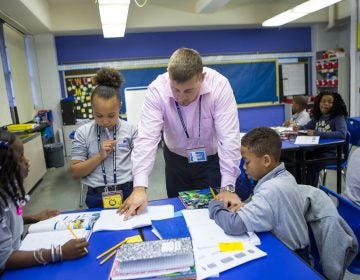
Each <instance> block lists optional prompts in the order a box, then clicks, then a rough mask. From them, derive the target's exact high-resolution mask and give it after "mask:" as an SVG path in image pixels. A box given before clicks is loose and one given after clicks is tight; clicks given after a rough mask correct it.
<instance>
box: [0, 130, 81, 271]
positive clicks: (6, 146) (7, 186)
mask: <svg viewBox="0 0 360 280" xmlns="http://www.w3.org/2000/svg"><path fill="white" fill-rule="evenodd" d="M0 139H1V140H0V224H1V225H0V273H1V272H2V271H3V270H5V269H11V268H20V267H28V266H35V265H39V264H43V265H45V264H47V263H49V262H52V256H51V249H38V250H36V251H20V250H19V248H20V243H21V235H22V233H23V216H22V210H23V206H25V204H26V202H27V201H28V200H29V198H28V196H27V195H26V194H25V190H24V187H23V179H24V177H26V176H27V173H28V168H29V164H28V160H27V159H26V158H25V157H24V154H23V153H24V147H23V144H22V141H20V140H19V139H18V138H16V137H15V135H14V134H12V133H9V132H7V131H1V132H0ZM2 139H5V141H4V140H2ZM52 214H57V212H56V211H55V212H54V211H48V212H47V211H44V213H43V214H40V215H37V216H35V219H43V218H45V217H46V216H48V215H52ZM30 218H31V217H30ZM31 220H34V217H32V218H31ZM86 246H87V241H86V240H85V239H83V238H82V239H76V240H75V239H72V240H70V241H68V242H66V243H65V244H64V245H63V246H60V247H58V248H57V250H56V253H55V254H54V261H56V262H59V261H62V260H70V259H75V258H79V257H82V256H84V255H86V252H85V250H84V248H85V247H86Z"/></svg>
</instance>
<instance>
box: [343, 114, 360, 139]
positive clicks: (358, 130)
mask: <svg viewBox="0 0 360 280" xmlns="http://www.w3.org/2000/svg"><path fill="white" fill-rule="evenodd" d="M346 123H347V129H348V131H349V132H350V133H351V138H350V143H351V144H352V145H355V146H360V118H359V117H357V118H348V119H347V120H346Z"/></svg>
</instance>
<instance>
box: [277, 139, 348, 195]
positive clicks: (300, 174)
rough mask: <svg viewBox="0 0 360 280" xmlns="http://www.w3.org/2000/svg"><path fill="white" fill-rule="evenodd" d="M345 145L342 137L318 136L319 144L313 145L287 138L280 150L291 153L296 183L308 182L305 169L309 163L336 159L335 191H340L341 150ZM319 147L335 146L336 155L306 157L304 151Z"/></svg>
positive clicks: (309, 165)
mask: <svg viewBox="0 0 360 280" xmlns="http://www.w3.org/2000/svg"><path fill="white" fill-rule="evenodd" d="M344 145H345V140H344V139H331V138H320V140H319V144H314V145H296V144H295V143H294V142H291V141H289V140H283V141H282V148H281V149H282V150H283V151H288V152H291V153H292V154H293V160H292V164H294V167H295V174H294V176H295V178H296V181H297V182H298V184H309V182H307V179H306V169H307V168H309V167H310V168H311V164H314V163H319V162H321V161H324V160H336V165H337V168H336V191H337V193H341V161H342V154H343V153H342V151H343V147H344ZM321 148H336V155H335V157H332V158H320V159H311V160H309V159H307V158H306V153H307V152H309V151H311V150H314V149H321Z"/></svg>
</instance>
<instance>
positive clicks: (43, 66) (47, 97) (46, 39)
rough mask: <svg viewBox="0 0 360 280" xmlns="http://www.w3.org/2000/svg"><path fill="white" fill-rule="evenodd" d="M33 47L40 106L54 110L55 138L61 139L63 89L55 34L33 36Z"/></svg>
mask: <svg viewBox="0 0 360 280" xmlns="http://www.w3.org/2000/svg"><path fill="white" fill-rule="evenodd" d="M33 47H34V57H35V61H36V64H37V72H38V77H39V86H40V87H39V90H38V91H39V93H38V94H37V96H38V99H37V101H38V106H39V109H40V108H42V109H50V110H52V113H53V117H54V119H53V129H54V134H55V139H56V140H57V141H59V137H58V135H57V131H58V129H60V128H62V117H61V110H60V100H61V89H60V79H59V76H58V70H57V57H56V49H55V40H54V36H53V35H52V34H44V35H35V36H33Z"/></svg>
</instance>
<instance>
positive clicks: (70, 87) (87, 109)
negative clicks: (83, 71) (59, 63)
mask: <svg viewBox="0 0 360 280" xmlns="http://www.w3.org/2000/svg"><path fill="white" fill-rule="evenodd" d="M94 75H95V74H88V75H78V76H75V75H73V76H67V75H66V74H65V77H64V79H65V89H66V94H67V97H73V98H74V103H75V115H76V118H77V119H93V113H92V108H91V102H90V94H91V91H92V89H93V87H94V83H93V80H92V77H94Z"/></svg>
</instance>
